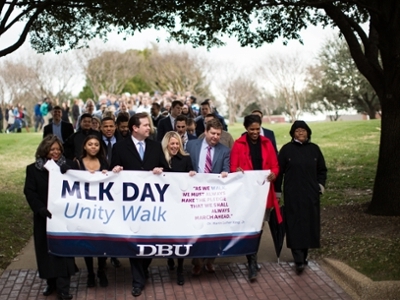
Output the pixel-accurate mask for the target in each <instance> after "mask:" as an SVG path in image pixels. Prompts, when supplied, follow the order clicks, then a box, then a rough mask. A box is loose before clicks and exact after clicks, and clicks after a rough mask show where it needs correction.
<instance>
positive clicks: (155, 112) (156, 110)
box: [150, 102, 165, 127]
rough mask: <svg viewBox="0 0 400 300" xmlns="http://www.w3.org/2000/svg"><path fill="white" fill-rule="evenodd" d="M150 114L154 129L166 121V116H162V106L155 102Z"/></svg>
mask: <svg viewBox="0 0 400 300" xmlns="http://www.w3.org/2000/svg"><path fill="white" fill-rule="evenodd" d="M150 114H151V119H152V120H153V125H154V127H158V122H160V121H161V120H162V119H165V116H163V115H162V114H161V105H160V104H158V103H157V102H153V104H152V105H151V108H150Z"/></svg>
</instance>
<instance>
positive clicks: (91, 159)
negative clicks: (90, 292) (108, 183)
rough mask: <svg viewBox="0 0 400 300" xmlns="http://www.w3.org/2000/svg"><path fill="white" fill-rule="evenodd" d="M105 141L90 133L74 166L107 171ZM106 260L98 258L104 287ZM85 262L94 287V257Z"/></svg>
mask: <svg viewBox="0 0 400 300" xmlns="http://www.w3.org/2000/svg"><path fill="white" fill-rule="evenodd" d="M102 145H103V143H102V141H101V140H100V138H99V137H98V136H97V135H89V136H87V137H86V139H85V140H84V141H83V146H82V156H81V157H80V158H79V159H77V160H75V161H74V163H73V166H72V168H73V169H75V170H84V171H89V172H90V173H94V172H96V171H102V172H107V170H108V163H107V159H106V157H105V152H104V149H103V146H102ZM106 260H107V257H98V258H97V266H98V269H97V277H98V279H99V284H100V286H102V287H107V286H108V279H107V275H106ZM85 264H86V268H87V270H88V278H87V282H86V286H87V287H94V286H95V285H96V279H95V274H94V267H93V257H85Z"/></svg>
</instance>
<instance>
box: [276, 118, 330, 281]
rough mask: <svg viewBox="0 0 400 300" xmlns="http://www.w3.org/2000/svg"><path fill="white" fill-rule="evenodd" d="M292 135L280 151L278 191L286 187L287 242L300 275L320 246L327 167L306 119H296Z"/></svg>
mask: <svg viewBox="0 0 400 300" xmlns="http://www.w3.org/2000/svg"><path fill="white" fill-rule="evenodd" d="M290 136H291V137H292V140H291V141H290V142H289V143H287V144H286V145H284V146H283V147H282V148H281V150H280V151H279V155H278V161H279V170H280V171H279V175H278V178H277V180H276V182H275V191H276V192H277V196H280V192H281V191H283V200H284V203H285V220H284V221H285V227H286V244H287V247H288V248H290V249H291V250H292V255H293V258H294V262H295V268H296V273H297V274H298V275H300V274H301V273H302V272H303V271H304V268H305V266H306V265H307V256H308V249H310V248H319V247H320V235H321V233H320V231H321V221H320V194H322V193H323V192H324V190H325V182H326V174H327V168H326V165H325V159H324V156H323V155H322V152H321V150H320V149H319V147H318V146H317V145H316V144H314V143H312V142H311V129H310V127H308V125H307V124H306V123H305V122H304V121H295V122H294V123H293V125H292V127H291V129H290ZM282 188H283V189H282Z"/></svg>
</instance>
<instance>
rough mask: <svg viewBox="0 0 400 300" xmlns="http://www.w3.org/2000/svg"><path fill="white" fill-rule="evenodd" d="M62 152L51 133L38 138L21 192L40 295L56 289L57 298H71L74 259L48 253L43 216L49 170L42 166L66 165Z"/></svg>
mask: <svg viewBox="0 0 400 300" xmlns="http://www.w3.org/2000/svg"><path fill="white" fill-rule="evenodd" d="M63 151H64V149H63V146H62V143H61V141H60V140H59V139H58V138H57V137H56V136H55V135H48V136H46V137H45V138H44V139H43V140H42V142H41V143H40V144H39V147H38V148H37V150H36V154H35V158H36V162H35V163H33V164H30V165H29V166H27V168H26V178H25V187H24V194H25V197H26V200H27V201H28V203H29V206H30V207H31V209H32V211H33V238H34V242H35V252H36V261H37V266H38V272H39V277H40V278H43V279H46V280H47V286H46V288H45V289H44V291H43V295H44V296H48V295H50V294H52V293H53V292H54V291H55V290H57V293H58V296H59V298H60V299H72V298H73V296H72V295H71V294H70V293H69V288H70V281H71V276H72V275H74V274H75V261H74V258H72V257H60V256H55V255H52V254H50V253H49V250H48V247H47V233H46V226H47V223H46V218H49V219H51V217H52V215H51V212H49V211H48V210H47V197H48V180H49V172H48V171H47V169H45V168H44V165H45V164H46V162H47V161H48V160H51V159H52V160H54V161H55V162H56V163H57V165H59V166H60V167H62V166H63V165H66V164H67V161H66V159H65V157H64V156H63ZM70 163H72V162H70Z"/></svg>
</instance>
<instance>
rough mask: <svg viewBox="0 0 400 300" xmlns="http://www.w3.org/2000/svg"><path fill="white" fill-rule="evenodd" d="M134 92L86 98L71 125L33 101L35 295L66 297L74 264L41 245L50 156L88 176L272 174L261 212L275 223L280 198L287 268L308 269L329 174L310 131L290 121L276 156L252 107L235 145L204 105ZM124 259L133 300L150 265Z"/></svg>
mask: <svg viewBox="0 0 400 300" xmlns="http://www.w3.org/2000/svg"><path fill="white" fill-rule="evenodd" d="M135 96H136V98H137V95H135ZM142 96H143V97H142V98H141V101H139V102H136V98H135V97H133V98H132V97H130V96H128V95H126V94H124V95H123V97H121V98H120V99H117V98H115V97H114V98H113V97H107V96H106V95H102V96H101V97H100V99H99V101H98V102H97V103H95V102H94V101H93V100H88V101H87V102H86V103H85V105H84V106H83V107H82V109H79V108H76V107H75V104H76V105H78V106H79V104H78V103H74V106H73V107H72V120H71V121H72V122H73V123H70V122H69V120H66V119H64V118H63V108H62V107H61V106H59V105H55V106H53V107H50V108H49V101H48V99H47V100H45V101H43V103H41V105H40V107H39V109H40V111H42V109H41V107H42V105H43V104H44V103H47V114H51V117H52V118H51V122H50V123H48V124H47V125H45V126H44V128H43V140H42V142H41V143H40V145H39V147H38V150H37V152H36V155H35V159H36V161H35V163H33V164H31V165H29V166H28V167H27V174H26V183H25V189H24V192H25V195H26V198H27V200H28V203H29V205H30V207H31V208H32V210H33V212H34V237H35V249H36V256H37V263H38V269H39V275H40V277H41V278H43V279H46V280H47V287H46V289H45V290H44V292H43V294H44V295H46V296H47V295H50V294H51V293H52V292H54V291H56V290H57V293H58V295H59V298H60V299H72V295H71V294H70V293H69V281H70V277H71V276H72V275H73V274H74V273H75V271H76V269H75V268H74V267H73V260H72V262H71V259H68V258H62V257H56V256H54V255H52V254H49V253H48V251H47V244H46V243H45V242H43V240H45V238H46V218H51V217H52V214H51V212H50V211H48V209H47V201H48V199H47V182H48V172H47V171H46V169H44V168H43V165H44V163H45V162H46V161H47V160H49V159H53V160H54V161H55V162H56V163H57V164H58V165H59V166H60V169H61V171H62V172H68V170H69V169H77V170H82V171H85V172H89V173H93V172H96V171H100V172H116V173H117V172H120V171H122V170H142V171H143V170H147V171H152V172H153V173H154V174H155V175H159V174H162V173H163V172H187V173H189V175H190V176H196V174H197V173H216V174H221V176H222V177H226V176H229V173H230V172H243V171H247V170H270V173H269V175H268V176H267V178H265V180H268V181H269V182H271V188H270V192H269V194H268V196H267V201H266V211H269V210H271V209H273V211H274V213H276V214H277V218H278V220H279V221H281V220H282V216H281V215H280V209H279V198H280V195H281V193H282V194H283V195H284V197H283V200H284V203H285V208H286V212H285V218H284V219H283V221H284V222H285V226H286V230H287V237H288V238H287V245H288V247H289V248H291V250H292V254H293V258H294V261H295V271H296V273H297V274H301V273H302V272H303V270H304V268H305V266H306V265H307V255H308V249H309V248H316V247H319V240H320V235H319V232H320V221H319V218H320V217H319V197H320V194H321V193H322V192H323V191H324V186H325V181H326V174H327V169H326V166H325V161H324V157H323V155H322V152H321V151H320V149H319V147H318V146H317V145H316V144H314V143H311V129H310V128H309V127H308V125H307V124H306V123H305V122H303V121H295V122H294V123H293V125H292V128H291V130H290V135H291V137H292V139H291V141H290V142H289V143H287V144H286V145H284V146H283V147H282V149H281V150H280V151H279V152H278V148H277V145H276V141H275V136H274V134H273V132H272V131H271V130H268V129H266V128H263V127H262V112H261V111H260V110H255V111H253V112H252V113H251V114H250V115H248V116H246V117H245V118H244V123H243V125H244V133H243V135H242V136H241V137H239V138H238V139H237V140H236V141H234V139H233V138H232V136H231V135H230V133H229V132H228V128H227V126H226V124H225V121H224V119H223V118H222V117H221V116H220V115H219V114H218V112H217V111H216V109H215V107H213V104H212V101H211V100H210V99H206V100H204V101H203V102H201V103H200V105H198V104H197V103H196V98H195V97H193V96H190V95H187V97H183V98H179V97H172V95H171V98H168V97H167V98H168V99H170V100H171V101H169V100H166V101H165V99H162V98H160V99H162V100H161V101H158V100H159V99H158V100H157V98H154V99H153V98H150V97H148V96H147V95H146V94H144V95H142ZM77 101H78V100H77ZM78 102H79V101H78ZM35 111H36V110H35ZM74 111H75V113H74ZM49 112H50V113H49ZM35 114H36V112H35ZM35 116H36V115H35ZM35 120H36V119H35ZM38 123H39V124H41V123H40V122H38ZM37 129H39V126H38V128H37ZM282 187H283V189H282ZM238 201H242V199H238ZM214 260H215V258H213V257H208V258H194V259H193V260H192V265H193V268H192V274H193V275H194V276H199V275H200V274H201V272H203V271H204V270H205V271H207V272H215V270H214V265H213V264H214ZM247 260H248V278H249V280H250V281H253V280H255V279H256V277H257V272H258V270H259V265H258V263H257V253H252V254H249V255H247ZM129 262H130V265H131V273H132V291H131V293H132V295H133V296H135V297H136V296H139V295H141V293H142V290H143V289H144V287H145V283H146V279H147V278H148V276H149V273H148V268H149V266H150V264H151V259H148V258H146V259H143V258H137V257H132V258H130V259H129ZM85 263H86V267H87V269H88V279H87V287H92V286H95V285H96V275H95V272H94V266H93V265H94V260H93V258H92V257H86V258H85ZM183 263H184V260H183V259H181V258H180V259H178V264H177V268H176V272H177V277H176V278H177V284H179V285H183V284H184V283H185V277H184V272H183ZM97 264H98V269H97V278H98V281H99V285H100V286H103V287H105V286H107V285H108V279H107V274H106V258H105V257H99V258H97ZM111 264H112V265H113V266H115V267H119V266H120V265H121V263H120V262H119V260H118V258H111ZM167 264H168V267H169V268H170V269H171V270H173V269H175V262H174V260H173V259H168V263H167Z"/></svg>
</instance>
